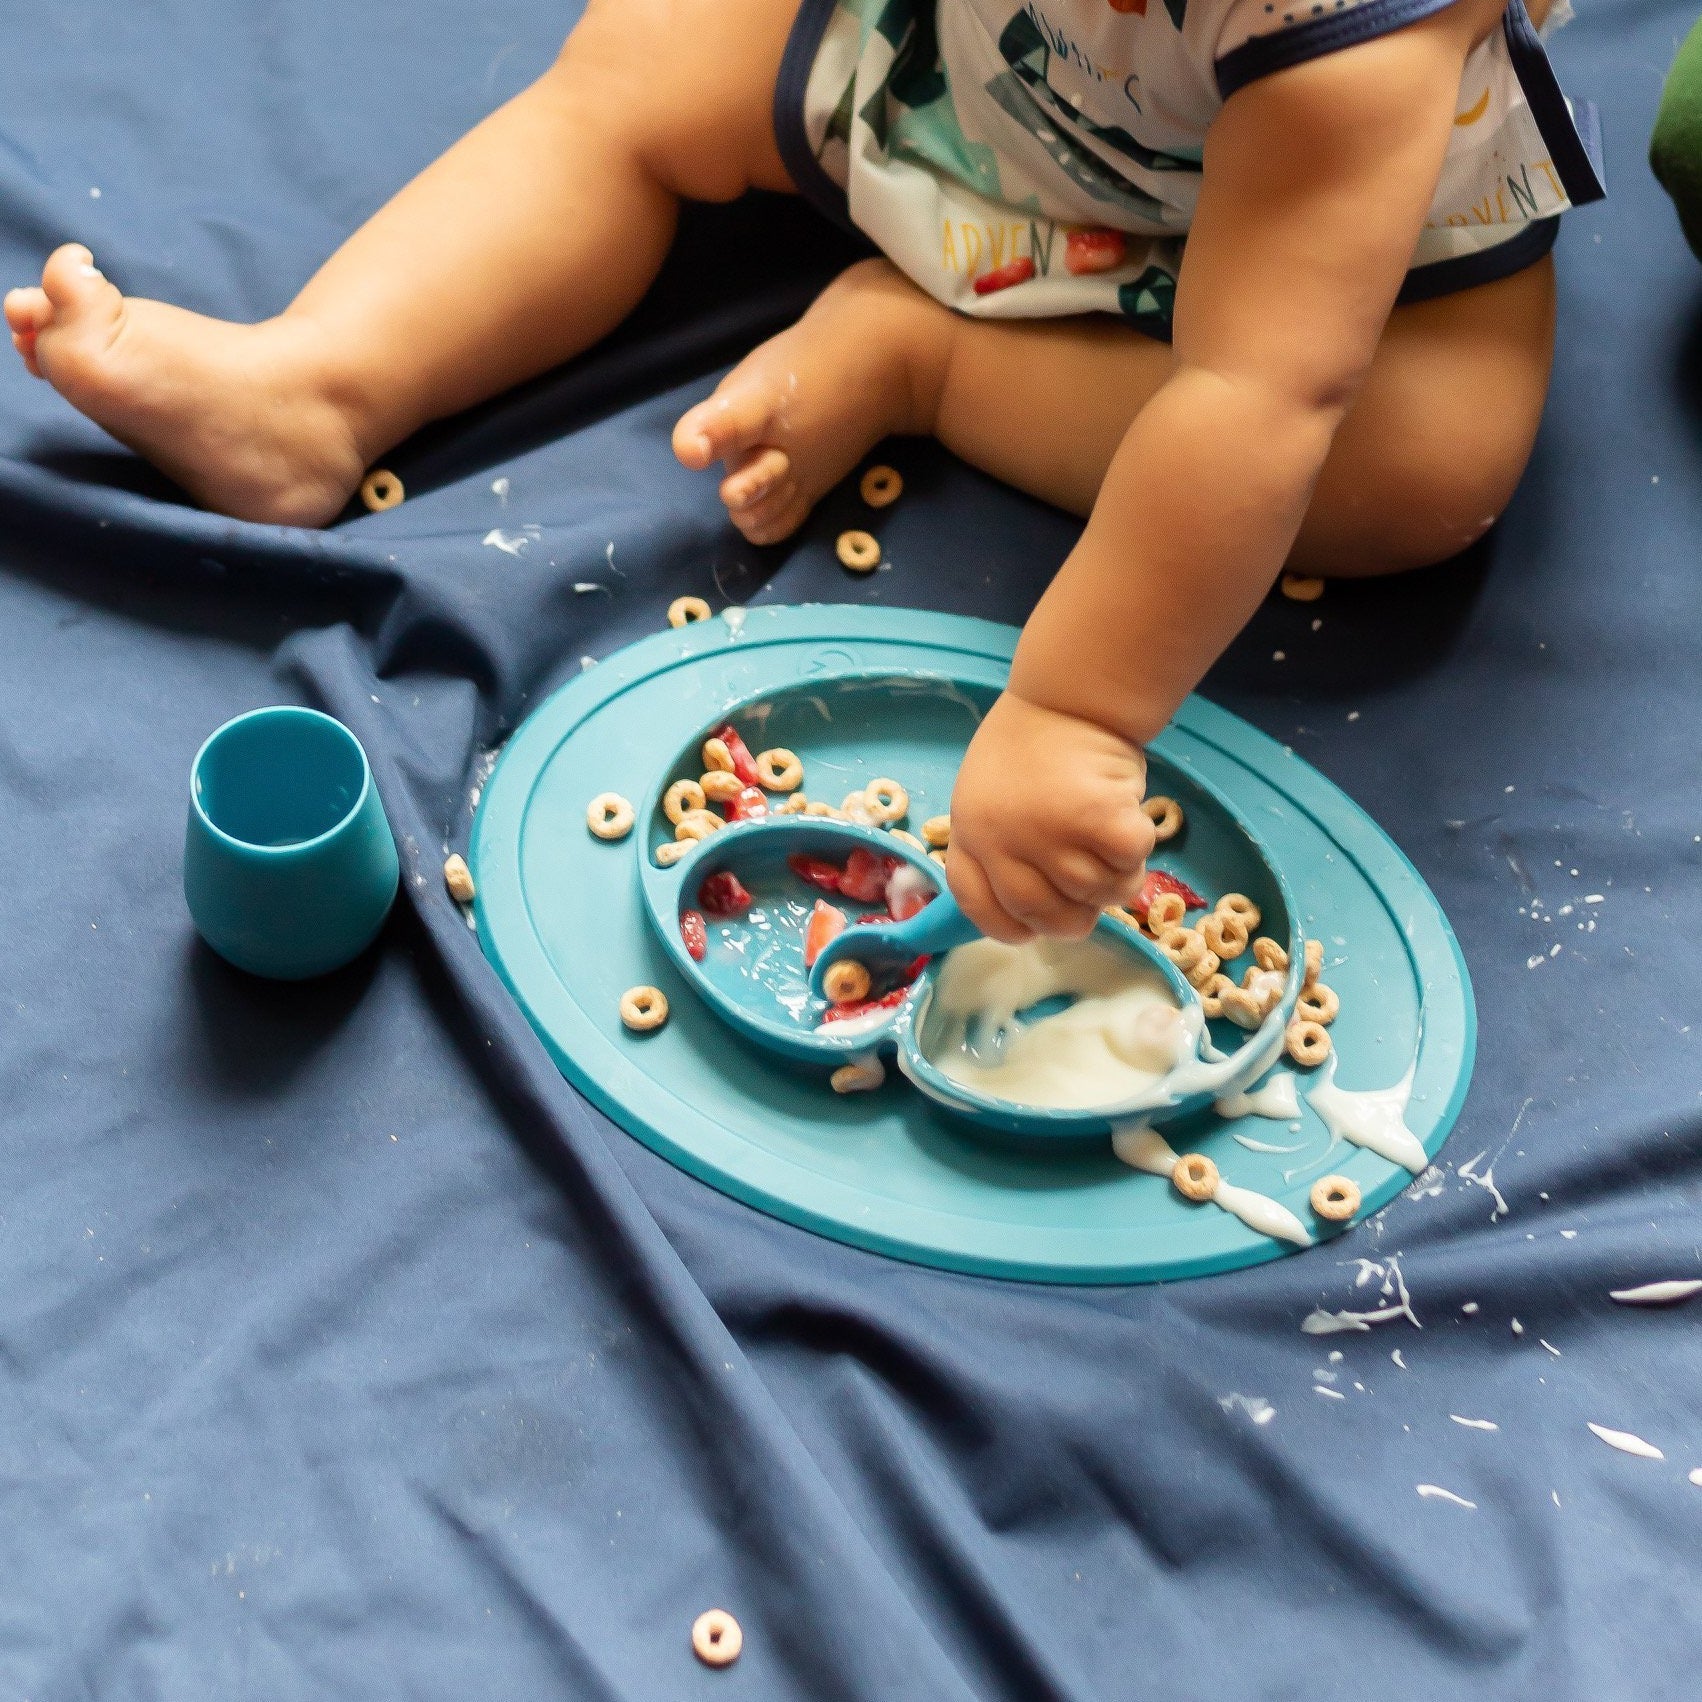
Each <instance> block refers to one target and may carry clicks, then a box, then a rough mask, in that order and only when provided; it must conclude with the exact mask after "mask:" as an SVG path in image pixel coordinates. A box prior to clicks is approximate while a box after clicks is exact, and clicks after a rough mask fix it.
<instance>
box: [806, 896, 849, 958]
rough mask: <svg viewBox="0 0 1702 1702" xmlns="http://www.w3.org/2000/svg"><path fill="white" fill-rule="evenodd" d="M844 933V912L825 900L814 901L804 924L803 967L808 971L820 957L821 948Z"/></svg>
mask: <svg viewBox="0 0 1702 1702" xmlns="http://www.w3.org/2000/svg"><path fill="white" fill-rule="evenodd" d="M844 932H845V912H844V911H843V910H841V909H840V908H839V906H838V905H837V904H829V903H828V902H827V900H826V899H825V898H818V899H817V900H816V907H815V909H814V910H812V911H811V912H810V919H809V921H808V922H807V923H805V924H804V967H805V968H806V969H808V968H809V967H810V965H811V964H813V963H814V962H815V960H816V959H817V958H818V957H820V956H821V948H822V947H823V946H825V945H826V944H827V942H828V941H829V940H831V939H836V938H837V937H838V936H839V935H840V934H843V933H844Z"/></svg>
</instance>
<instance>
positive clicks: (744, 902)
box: [697, 869, 751, 916]
mask: <svg viewBox="0 0 1702 1702" xmlns="http://www.w3.org/2000/svg"><path fill="white" fill-rule="evenodd" d="M697 902H698V905H699V907H700V908H701V909H702V911H703V913H704V915H705V916H742V915H743V914H744V913H745V912H746V911H747V910H749V909H750V907H751V895H750V893H749V892H748V891H747V890H746V887H745V883H744V882H743V881H742V880H740V879H739V877H738V876H737V875H735V874H734V873H733V871H732V870H731V869H718V870H717V871H716V872H715V873H714V874H712V875H706V876H705V877H704V881H703V885H702V886H700V887H699V888H698V889H697Z"/></svg>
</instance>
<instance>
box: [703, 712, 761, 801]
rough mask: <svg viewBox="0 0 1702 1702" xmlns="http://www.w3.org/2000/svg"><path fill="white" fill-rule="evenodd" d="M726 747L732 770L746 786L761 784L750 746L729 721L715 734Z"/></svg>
mask: <svg viewBox="0 0 1702 1702" xmlns="http://www.w3.org/2000/svg"><path fill="white" fill-rule="evenodd" d="M715 737H716V738H718V739H719V740H720V741H721V743H722V744H724V745H725V746H726V747H727V754H728V755H729V756H730V757H731V758H732V759H733V772H734V773H735V774H736V775H738V777H739V778H740V780H742V781H743V782H744V783H745V785H747V786H761V784H762V776H761V775H760V774H758V773H757V771H756V758H755V757H753V756H752V755H751V751H750V746H749V745H747V744H746V743H745V741H744V740H743V739H741V738H740V737H739V735H738V731H737V729H736V728H735V727H734V726H733V723H732V722H731V721H729V722H728V723H727V725H726V726H725V727H723V728H722V729H721V731H720V732H718V733H717V734H716V735H715Z"/></svg>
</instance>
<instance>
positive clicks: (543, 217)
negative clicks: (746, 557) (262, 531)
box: [5, 0, 797, 525]
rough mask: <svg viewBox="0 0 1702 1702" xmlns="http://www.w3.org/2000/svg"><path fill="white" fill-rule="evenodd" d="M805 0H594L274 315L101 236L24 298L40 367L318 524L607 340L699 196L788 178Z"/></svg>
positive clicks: (287, 512)
mask: <svg viewBox="0 0 1702 1702" xmlns="http://www.w3.org/2000/svg"><path fill="white" fill-rule="evenodd" d="M796 11H797V0H738V3H737V4H734V5H728V4H726V3H725V0H591V4H590V6H589V7H588V9H587V12H586V15H585V17H584V19H583V20H582V21H581V23H580V24H579V25H578V27H577V28H576V29H575V30H574V32H573V34H572V35H571V36H570V37H569V38H568V41H567V44H566V45H565V47H564V48H563V49H562V52H561V56H560V58H559V59H558V60H557V62H556V63H555V65H554V66H553V67H552V68H551V69H550V70H549V71H548V72H546V73H545V74H544V76H542V77H541V78H540V79H539V80H538V81H537V82H536V83H534V84H533V85H532V86H531V87H530V88H529V89H527V90H525V91H524V93H522V94H520V95H518V96H516V97H515V99H513V100H511V101H510V102H509V103H508V104H507V105H506V106H504V107H502V108H501V109H499V110H498V111H497V112H495V113H493V114H492V115H491V116H490V117H489V118H487V119H486V120H485V121H484V122H483V123H482V124H480V125H479V126H478V127H477V128H476V129H474V130H473V131H471V132H470V133H469V134H468V135H467V136H465V137H464V138H463V139H462V140H461V141H460V142H458V143H456V145H455V146H454V147H453V148H451V149H450V150H449V152H448V153H447V154H445V155H444V156H443V157H442V158H441V159H440V160H438V161H437V162H436V163H435V164H434V165H432V166H430V167H429V168H428V169H427V170H426V171H425V172H423V173H422V174H421V175H420V176H419V177H418V178H416V179H415V180H414V181H413V182H412V183H410V184H409V185H408V186H407V187H406V188H404V189H403V190H402V191H401V192H400V193H399V194H398V195H397V196H396V197H395V199H394V200H392V201H391V202H390V203H389V204H388V205H387V206H385V207H383V208H382V209H381V210H380V211H379V212H378V213H377V214H375V215H374V216H373V218H372V219H370V220H369V221H368V222H367V223H366V224H365V225H364V226H362V227H361V229H360V230H358V231H357V232H356V233H355V234H354V235H353V236H352V237H351V238H350V239H349V240H348V242H346V243H345V244H344V245H343V247H342V248H340V249H339V250H338V251H337V253H336V254H334V255H333V256H332V257H331V259H330V260H329V261H327V262H326V264H325V265H324V267H323V268H322V269H321V270H320V271H319V273H318V274H317V275H316V276H315V277H314V278H313V279H312V280H311V281H310V282H309V283H308V285H307V287H306V288H305V289H304V290H302V292H301V294H300V295H299V296H297V298H296V299H295V301H294V302H293V303H292V304H291V305H290V307H289V308H287V309H286V310H285V311H284V312H283V313H282V314H280V315H279V316H278V317H277V318H275V319H270V320H267V321H265V322H263V323H261V324H258V325H235V324H229V323H226V322H224V321H222V320H217V319H210V318H206V317H203V316H202V315H200V314H194V313H187V312H184V311H183V310H182V309H180V308H175V307H170V306H167V305H165V304H164V303H161V302H154V301H143V300H135V299H127V298H126V297H124V296H122V295H121V294H120V293H119V292H118V290H117V289H115V288H114V287H113V286H112V285H111V284H110V283H108V282H107V281H106V280H105V279H104V278H103V277H102V276H101V274H100V273H99V272H98V271H97V270H96V269H95V267H94V264H93V257H92V256H91V255H90V254H89V252H88V250H87V249H85V248H81V247H78V246H75V245H72V246H67V247H64V248H60V249H59V250H57V251H56V252H55V253H54V254H53V256H52V257H51V258H50V259H49V261H48V263H47V267H46V270H45V271H44V273H43V276H42V282H41V286H40V288H36V289H23V290H14V291H12V292H11V293H10V294H9V295H8V296H7V297H6V303H5V309H6V318H7V322H8V324H9V325H10V327H11V330H12V334H13V342H14V343H15V344H16V346H17V348H18V351H19V353H20V354H21V355H22V356H23V358H24V359H25V361H26V362H28V364H29V366H30V369H31V371H33V372H35V373H36V374H37V375H38V376H40V377H43V378H46V379H47V380H48V381H49V382H51V383H52V384H53V385H54V387H55V388H56V389H58V390H59V391H60V392H61V393H62V394H63V395H64V396H65V397H66V398H67V400H69V401H70V402H71V403H72V404H73V405H75V406H76V407H78V408H80V409H81V410H82V411H83V412H84V413H86V414H88V415H89V416H90V418H92V419H93V420H95V421H96V422H97V423H98V424H99V425H101V426H104V427H105V428H106V429H107V430H108V431H109V432H111V433H112V434H113V435H114V436H115V437H117V438H119V439H120V440H121V441H123V442H125V443H127V444H129V445H130V446H131V447H132V448H134V449H136V450H138V451H139V452H140V453H141V454H143V455H145V456H147V457H148V459H150V460H151V461H153V462H154V463H155V464H156V465H158V466H159V467H161V468H162V469H163V470H164V471H165V472H167V473H169V474H170V475H171V476H172V477H173V478H174V479H176V480H177V481H178V482H179V483H180V484H181V485H183V486H184V488H185V489H186V490H188V491H189V492H190V494H191V495H193V496H194V497H195V498H196V499H197V500H198V501H200V502H202V503H204V504H205V505H206V506H208V507H210V508H214V509H218V510H220V511H221V512H223V513H226V514H232V515H236V516H238V517H240V518H243V519H251V520H265V521H275V522H281V523H285V524H297V525H320V524H323V523H324V522H326V521H328V520H330V519H332V518H334V517H335V515H336V514H337V513H338V512H339V511H340V510H341V509H342V507H343V505H344V504H345V503H346V502H347V500H348V498H349V496H350V494H351V493H352V492H353V490H354V488H355V486H356V485H357V484H358V483H359V481H360V478H361V476H362V473H363V471H364V470H365V468H366V467H367V466H368V465H369V464H370V463H371V462H372V461H373V460H374V459H375V458H376V457H377V456H378V455H380V454H381V453H382V452H383V451H384V450H385V449H387V448H389V447H390V446H391V445H392V444H394V443H396V442H397V441H398V440H399V439H401V438H403V437H405V436H407V435H408V433H410V432H411V431H414V430H415V429H416V428H417V427H419V426H421V425H423V424H424V423H426V422H427V421H428V420H433V419H438V418H441V417H442V416H444V415H446V414H452V413H455V412H456V411H458V410H459V409H462V408H465V407H467V406H469V405H471V404H472V403H474V402H477V401H480V400H482V399H483V398H485V397H487V396H491V395H494V394H495V393H496V392H498V391H500V390H504V389H506V388H508V387H509V386H510V385H512V384H515V383H517V382H518V381H519V380H521V379H524V378H528V377H531V376H532V375H534V374H536V373H539V372H542V371H544V370H546V369H547V368H549V367H551V366H554V365H556V364H557V363H558V362H560V361H562V360H565V359H567V358H568V357H569V356H570V355H573V354H576V353H578V352H579V351H580V350H582V349H584V348H586V347H588V346H589V345H590V344H591V343H594V342H595V341H596V340H597V339H598V338H599V337H601V336H603V335H604V333H605V332H607V331H609V330H610V329H611V328H612V327H613V326H615V325H616V324H618V323H619V322H620V320H621V319H622V318H623V317H624V316H625V315H626V313H627V312H628V311H629V310H630V309H631V308H632V306H633V305H634V304H635V303H636V302H637V300H638V299H639V297H640V296H641V295H642V294H643V293H644V291H645V289H646V288H647V287H648V285H649V283H650V281H651V279H652V278H653V277H654V276H655V274H656V271H657V268H658V267H659V266H660V265H661V262H662V259H663V257H664V255H665V254H666V253H667V250H668V246H669V243H670V242H671V240H672V237H673V232H674V224H675V216H676V210H677V206H678V203H679V201H680V200H681V199H691V200H705V201H724V200H732V199H733V198H734V197H736V196H737V195H739V194H741V193H742V192H743V191H744V190H745V189H747V188H750V187H753V186H756V187H764V188H773V189H789V188H790V187H791V185H790V183H789V182H788V180H787V177H786V173H785V170H784V168H783V166H782V165H781V163H780V159H779V155H778V152H777V149H776V146H775V142H774V134H773V119H772V102H773V93H774V84H775V79H776V75H777V72H778V68H779V63H780V57H781V53H782V51H783V49H784V47H785V42H786V37H787V34H788V32H789V30H790V27H791V23H792V19H793V17H794V15H795V14H796Z"/></svg>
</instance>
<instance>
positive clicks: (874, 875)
mask: <svg viewBox="0 0 1702 1702" xmlns="http://www.w3.org/2000/svg"><path fill="white" fill-rule="evenodd" d="M897 861H898V859H897V858H895V857H881V856H877V855H876V854H875V853H874V852H873V851H866V850H864V848H863V847H862V846H861V845H859V846H858V847H857V849H856V850H855V851H853V852H852V853H851V855H850V856H849V857H847V858H846V859H845V872H844V873H843V874H842V875H841V876H840V877H839V890H840V891H841V892H842V893H844V894H845V896H846V897H847V898H854V899H856V900H857V902H858V903H859V904H884V903H885V902H886V883H887V879H888V877H889V876H890V875H891V873H892V870H893V867H894V865H895V864H896V863H897Z"/></svg>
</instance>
